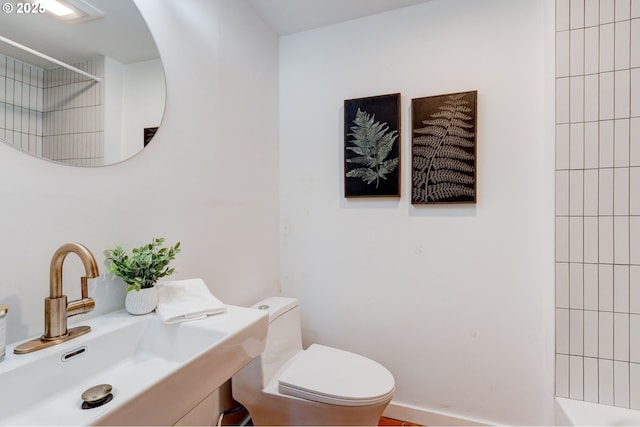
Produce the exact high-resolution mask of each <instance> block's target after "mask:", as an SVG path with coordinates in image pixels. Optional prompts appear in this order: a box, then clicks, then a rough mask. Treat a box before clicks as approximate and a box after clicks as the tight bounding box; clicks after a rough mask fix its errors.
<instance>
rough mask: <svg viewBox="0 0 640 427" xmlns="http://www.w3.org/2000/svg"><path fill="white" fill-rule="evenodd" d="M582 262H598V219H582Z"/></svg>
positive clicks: (592, 217) (591, 217) (590, 217)
mask: <svg viewBox="0 0 640 427" xmlns="http://www.w3.org/2000/svg"><path fill="white" fill-rule="evenodd" d="M584 262H588V263H597V262H598V217H595V216H589V217H585V218H584Z"/></svg>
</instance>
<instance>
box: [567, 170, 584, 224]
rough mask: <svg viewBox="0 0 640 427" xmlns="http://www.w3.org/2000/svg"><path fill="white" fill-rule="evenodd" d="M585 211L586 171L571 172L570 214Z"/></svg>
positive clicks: (578, 213)
mask: <svg viewBox="0 0 640 427" xmlns="http://www.w3.org/2000/svg"><path fill="white" fill-rule="evenodd" d="M583 212H584V172H583V171H582V170H572V171H570V172H569V215H573V216H577V215H582V214H583Z"/></svg>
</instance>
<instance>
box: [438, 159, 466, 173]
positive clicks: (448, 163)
mask: <svg viewBox="0 0 640 427" xmlns="http://www.w3.org/2000/svg"><path fill="white" fill-rule="evenodd" d="M431 167H432V168H433V169H434V170H440V169H449V170H454V171H460V172H467V173H473V166H472V165H470V164H468V163H465V162H462V161H460V160H457V159H451V158H448V157H436V158H435V159H433V161H432V162H431Z"/></svg>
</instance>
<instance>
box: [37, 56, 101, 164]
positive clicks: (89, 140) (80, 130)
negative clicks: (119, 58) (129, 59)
mask: <svg viewBox="0 0 640 427" xmlns="http://www.w3.org/2000/svg"><path fill="white" fill-rule="evenodd" d="M73 65H74V66H75V67H76V68H79V69H81V70H84V71H87V72H89V73H91V74H93V75H97V76H103V75H104V59H103V58H95V59H93V60H88V61H83V62H80V63H76V64H73ZM101 86H102V85H101V84H100V83H97V82H94V81H93V80H91V79H89V78H87V77H84V76H81V75H80V74H77V73H74V72H72V71H69V70H66V69H64V68H54V69H50V70H45V73H44V91H43V92H44V114H43V127H44V132H43V156H44V157H46V158H49V159H52V160H55V161H58V162H62V163H67V164H71V165H75V166H100V165H102V164H103V158H104V154H103V150H102V147H103V138H104V120H103V119H102V116H103V111H104V106H103V104H104V103H103V95H102V87H101Z"/></svg>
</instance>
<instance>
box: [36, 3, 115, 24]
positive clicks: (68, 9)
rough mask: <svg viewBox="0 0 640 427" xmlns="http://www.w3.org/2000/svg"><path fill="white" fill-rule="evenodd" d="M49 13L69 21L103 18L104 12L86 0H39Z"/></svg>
mask: <svg viewBox="0 0 640 427" xmlns="http://www.w3.org/2000/svg"><path fill="white" fill-rule="evenodd" d="M37 3H39V4H41V5H43V6H44V8H45V10H46V11H47V13H49V14H50V15H52V16H54V17H56V18H58V19H60V20H63V21H65V22H68V23H76V22H84V21H90V20H93V19H99V18H102V16H103V15H102V12H100V11H99V10H98V9H96V8H95V7H93V6H92V5H90V4H89V3H87V2H86V1H84V0H39V1H38V2H37Z"/></svg>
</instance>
